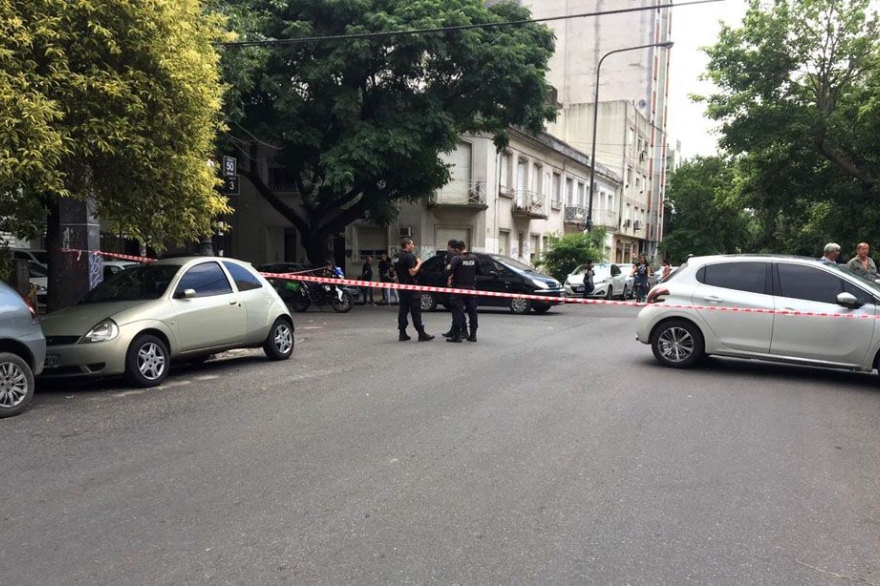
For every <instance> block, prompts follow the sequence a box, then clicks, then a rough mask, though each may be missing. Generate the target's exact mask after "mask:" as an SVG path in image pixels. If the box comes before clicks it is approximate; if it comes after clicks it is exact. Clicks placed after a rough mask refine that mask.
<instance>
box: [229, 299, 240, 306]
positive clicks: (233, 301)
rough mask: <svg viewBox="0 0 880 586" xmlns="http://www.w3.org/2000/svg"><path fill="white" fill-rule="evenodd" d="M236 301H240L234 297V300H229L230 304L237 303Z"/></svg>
mask: <svg viewBox="0 0 880 586" xmlns="http://www.w3.org/2000/svg"><path fill="white" fill-rule="evenodd" d="M236 303H238V300H237V299H233V300H232V301H230V302H229V305H235V304H236Z"/></svg>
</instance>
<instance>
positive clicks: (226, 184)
mask: <svg viewBox="0 0 880 586" xmlns="http://www.w3.org/2000/svg"><path fill="white" fill-rule="evenodd" d="M223 193H225V194H226V195H238V175H233V176H232V177H224V178H223Z"/></svg>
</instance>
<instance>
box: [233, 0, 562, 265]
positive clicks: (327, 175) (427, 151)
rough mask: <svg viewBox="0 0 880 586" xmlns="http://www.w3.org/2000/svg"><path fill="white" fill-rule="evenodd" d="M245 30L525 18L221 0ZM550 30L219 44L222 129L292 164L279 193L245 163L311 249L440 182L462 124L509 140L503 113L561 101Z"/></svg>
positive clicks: (279, 35) (290, 0)
mask: <svg viewBox="0 0 880 586" xmlns="http://www.w3.org/2000/svg"><path fill="white" fill-rule="evenodd" d="M218 9H219V10H222V11H223V12H224V14H227V15H229V17H230V20H231V22H233V23H235V28H236V29H237V30H238V31H239V32H240V33H241V38H242V39H244V40H248V39H295V38H300V37H314V36H328V35H343V34H354V33H372V32H382V31H400V30H408V29H423V28H437V27H445V26H457V25H470V24H480V23H495V22H504V21H511V20H522V19H525V18H528V16H529V12H528V10H527V9H525V8H522V7H519V6H517V5H515V4H513V3H509V2H508V3H501V4H495V5H493V6H491V7H487V6H485V3H484V2H483V0H363V1H358V2H352V1H348V0H280V1H278V2H272V3H266V2H262V1H260V0H224V1H223V2H220V1H219V0H218ZM552 52H553V34H552V31H551V30H550V29H549V28H547V27H545V26H540V25H533V24H529V25H521V26H515V27H513V26H511V27H500V28H491V29H472V30H463V31H449V32H445V33H430V34H418V35H415V34H413V35H394V36H379V37H371V38H359V39H345V40H326V41H309V42H305V43H302V44H295V45H283V46H279V45H275V46H270V47H261V48H258V49H257V48H249V49H244V50H243V49H240V48H229V49H228V50H226V51H225V54H224V71H225V75H226V76H227V77H226V79H227V80H229V81H230V82H233V81H234V82H235V87H234V89H233V91H232V93H231V94H230V105H229V116H230V119H231V121H232V123H231V125H230V126H231V132H230V135H229V137H230V140H231V142H232V144H233V145H235V146H238V147H239V149H240V150H241V152H243V153H244V154H245V155H246V157H249V158H250V159H251V160H254V159H255V158H256V157H255V153H256V150H257V147H258V146H259V147H261V148H263V149H264V152H267V153H268V154H269V155H270V156H272V157H274V162H273V163H272V164H273V165H274V166H276V167H281V168H284V169H286V170H287V172H288V176H289V177H291V178H292V179H293V181H294V182H295V184H296V188H297V196H296V199H295V201H290V200H289V199H282V198H281V197H280V196H279V195H278V194H276V193H273V192H272V191H271V190H270V187H269V186H268V185H266V184H265V182H264V181H263V180H262V178H261V176H260V174H259V173H258V169H257V168H256V166H255V165H252V166H250V168H247V166H243V167H244V169H243V171H244V173H245V174H246V176H247V177H248V178H249V179H250V180H251V182H252V183H253V184H254V186H255V187H256V189H257V190H258V191H259V192H260V194H261V195H262V196H263V197H265V198H266V199H267V201H269V202H270V203H271V204H272V205H273V206H274V207H275V208H276V209H277V210H278V211H279V212H280V213H281V214H282V215H284V216H285V217H286V218H288V219H289V220H290V221H291V222H292V223H293V224H294V226H295V227H296V228H297V229H298V231H299V232H300V234H301V235H302V239H303V244H304V246H305V247H306V249H307V250H308V253H309V257H310V259H311V260H312V261H313V262H320V261H322V260H323V258H322V255H323V254H324V251H326V240H327V238H328V237H329V236H330V235H333V234H336V233H338V232H340V231H341V230H343V229H344V228H345V226H347V225H348V224H350V223H351V222H353V221H354V220H356V219H358V218H366V219H369V220H372V221H374V222H375V223H379V224H382V223H387V222H389V221H390V220H391V219H392V218H393V217H394V215H395V213H396V207H395V202H398V201H400V200H410V201H412V200H416V199H418V198H420V197H423V196H426V195H428V194H429V193H431V192H432V191H433V190H436V189H438V188H440V187H441V186H443V185H444V184H445V183H447V182H448V180H449V177H450V173H449V168H448V166H447V165H445V164H444V163H443V162H442V161H441V160H440V158H439V154H440V153H444V152H450V151H452V150H453V149H454V148H455V146H456V143H457V140H458V137H459V135H460V134H462V133H487V134H489V135H492V136H494V137H495V141H496V144H497V145H499V146H500V145H503V144H505V142H506V140H507V136H506V129H507V128H508V127H509V125H522V126H524V127H526V128H528V129H530V130H534V131H537V130H540V129H541V127H542V125H543V123H544V122H545V121H546V120H548V119H551V118H552V117H553V116H554V115H555V111H554V109H553V108H552V107H551V106H550V105H549V104H548V100H547V97H548V95H549V86H548V84H547V82H546V81H545V77H544V76H545V72H546V71H547V62H548V59H549V58H550V56H551V54H552Z"/></svg>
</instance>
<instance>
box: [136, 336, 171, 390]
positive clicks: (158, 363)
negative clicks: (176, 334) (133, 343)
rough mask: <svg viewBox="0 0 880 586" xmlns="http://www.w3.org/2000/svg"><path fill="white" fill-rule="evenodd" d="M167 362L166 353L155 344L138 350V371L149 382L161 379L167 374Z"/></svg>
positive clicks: (152, 343)
mask: <svg viewBox="0 0 880 586" xmlns="http://www.w3.org/2000/svg"><path fill="white" fill-rule="evenodd" d="M165 362H166V361H165V353H164V352H163V351H162V348H160V347H159V346H158V345H157V344H155V343H154V342H149V343H147V344H144V345H143V346H141V347H140V349H139V350H138V355H137V368H138V371H140V373H141V375H142V376H143V377H144V378H145V379H147V380H149V381H154V380H157V379H159V378H161V376H162V375H163V374H164V373H165Z"/></svg>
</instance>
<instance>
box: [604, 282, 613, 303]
mask: <svg viewBox="0 0 880 586" xmlns="http://www.w3.org/2000/svg"><path fill="white" fill-rule="evenodd" d="M613 297H614V286H613V285H608V291H607V292H606V293H605V299H606V300H608V301H611V299H612V298H613Z"/></svg>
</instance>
